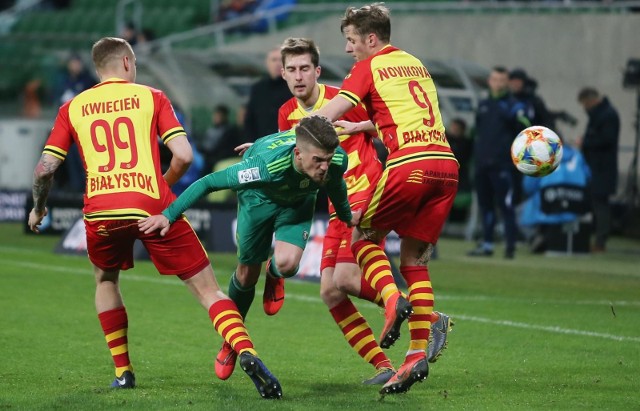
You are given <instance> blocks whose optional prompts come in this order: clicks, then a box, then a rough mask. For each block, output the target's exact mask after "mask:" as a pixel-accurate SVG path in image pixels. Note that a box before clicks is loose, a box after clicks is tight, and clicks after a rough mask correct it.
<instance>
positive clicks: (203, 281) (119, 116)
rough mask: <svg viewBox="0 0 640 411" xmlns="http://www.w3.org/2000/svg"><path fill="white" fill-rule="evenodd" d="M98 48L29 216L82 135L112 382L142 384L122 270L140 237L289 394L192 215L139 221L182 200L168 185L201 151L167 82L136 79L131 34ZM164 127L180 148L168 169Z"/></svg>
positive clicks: (59, 127) (268, 379)
mask: <svg viewBox="0 0 640 411" xmlns="http://www.w3.org/2000/svg"><path fill="white" fill-rule="evenodd" d="M92 57H93V63H94V65H95V69H96V72H97V74H98V77H99V78H100V83H99V84H98V85H96V86H95V87H93V88H91V89H88V90H86V91H84V92H82V93H80V94H79V95H78V96H76V97H75V98H73V99H72V100H70V101H69V102H67V103H65V104H64V105H62V107H60V110H59V112H58V116H57V118H56V120H55V123H54V126H53V129H52V130H51V134H50V136H49V138H48V140H47V142H46V145H45V148H44V151H43V153H42V157H41V158H40V161H39V162H38V164H37V165H36V168H35V171H34V183H33V200H34V207H33V210H31V212H30V214H29V223H28V224H29V227H30V228H31V230H32V231H34V232H38V226H39V225H40V223H41V222H42V219H43V218H44V216H45V215H46V214H47V209H46V206H45V205H46V201H47V197H48V194H49V191H50V189H51V185H52V183H53V174H54V172H55V170H56V169H57V168H58V167H59V166H60V164H62V162H63V161H64V160H65V157H66V155H67V152H68V150H69V147H70V146H71V144H73V143H75V144H77V145H78V148H79V151H80V154H81V157H82V160H83V163H84V166H85V171H86V174H87V185H86V187H87V188H86V192H85V195H84V209H83V213H84V221H85V228H86V236H87V251H88V255H89V260H91V262H92V263H93V266H94V272H95V278H96V294H95V304H96V310H97V312H98V318H99V320H100V324H101V326H102V329H103V331H104V334H105V338H106V341H107V345H108V347H109V350H110V351H111V355H112V357H113V362H114V364H115V374H116V379H115V380H114V382H113V383H112V387H114V388H134V387H135V376H134V373H133V366H132V365H131V362H130V360H129V348H128V338H127V331H128V316H127V310H126V309H125V306H124V302H123V299H122V295H121V293H120V288H119V274H120V270H127V269H129V268H132V267H133V243H134V241H135V240H136V239H139V240H141V241H142V243H143V244H144V246H145V248H146V249H147V251H148V252H149V255H150V257H151V261H152V262H153V263H154V265H155V266H156V268H157V269H158V271H159V272H160V274H163V275H176V276H178V277H179V278H180V279H181V280H182V281H183V282H184V283H185V285H186V286H187V288H189V290H190V291H191V292H192V293H193V294H194V296H195V297H196V298H197V299H198V300H199V302H200V303H201V304H202V306H203V307H204V308H205V309H206V310H207V311H208V313H209V317H210V318H211V321H212V323H213V326H214V328H215V329H216V331H218V333H220V335H222V337H223V338H224V339H225V341H227V342H228V343H229V344H231V346H233V348H234V350H236V352H238V354H239V355H240V361H241V364H242V367H243V369H244V370H245V371H246V372H247V374H248V375H249V377H250V378H251V379H252V381H253V382H254V384H255V385H256V388H257V389H258V391H259V393H260V394H261V395H262V396H263V397H264V398H280V397H281V395H282V390H281V388H280V383H279V382H278V380H277V379H276V378H275V377H274V376H273V375H272V374H271V373H270V372H269V370H268V369H267V368H266V367H265V366H264V364H263V363H262V361H261V360H260V359H259V358H258V357H257V353H256V351H255V350H254V347H253V343H252V341H251V338H250V337H249V335H248V333H247V330H246V328H245V326H244V322H243V320H242V317H241V315H240V314H239V313H238V309H237V307H236V305H235V303H234V302H233V301H231V300H230V299H229V298H228V297H227V296H226V295H224V294H223V293H222V291H220V287H219V286H218V284H217V281H216V278H215V276H214V273H213V269H212V268H211V264H210V263H209V258H208V256H207V254H206V252H205V250H204V248H203V247H202V244H201V243H200V241H199V240H198V237H197V236H196V234H195V232H194V231H193V229H192V228H191V226H190V225H189V222H188V221H187V220H186V219H185V218H184V217H183V218H181V219H180V220H179V221H176V223H175V224H174V226H173V228H172V230H171V231H170V232H169V233H168V234H167V235H166V236H164V237H163V236H161V235H160V234H159V233H150V234H143V233H141V232H140V230H139V229H138V220H140V219H142V218H144V217H148V216H150V215H153V214H158V213H160V212H161V211H162V210H163V209H165V208H166V207H167V206H168V205H169V204H171V202H172V201H173V200H174V199H175V195H174V194H173V193H172V192H171V190H170V188H169V187H170V186H171V185H172V184H173V183H175V182H176V181H178V179H179V178H180V177H181V176H182V175H183V174H184V173H185V171H186V170H187V169H188V168H189V164H190V163H191V159H192V151H191V146H190V145H189V142H188V141H187V135H186V133H185V131H184V129H183V128H182V126H181V125H180V123H179V122H178V120H177V119H176V116H175V113H174V111H173V108H172V106H171V103H170V101H169V99H168V98H167V97H166V96H165V95H164V93H163V92H161V91H160V90H156V89H153V88H150V87H147V86H142V85H138V84H135V83H134V82H135V78H136V62H135V55H134V53H133V50H132V49H131V46H130V45H129V43H127V42H126V41H125V40H122V39H119V38H113V37H105V38H102V39H100V40H98V41H97V42H96V43H95V44H94V45H93V49H92ZM158 136H160V137H161V139H162V141H163V143H164V144H166V145H167V147H168V148H169V150H171V153H172V155H173V157H172V159H171V165H170V167H169V169H168V171H167V172H166V173H165V174H164V175H163V174H162V171H161V169H160V152H159V145H158V139H157V138H158Z"/></svg>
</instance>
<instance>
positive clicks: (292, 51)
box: [280, 37, 320, 67]
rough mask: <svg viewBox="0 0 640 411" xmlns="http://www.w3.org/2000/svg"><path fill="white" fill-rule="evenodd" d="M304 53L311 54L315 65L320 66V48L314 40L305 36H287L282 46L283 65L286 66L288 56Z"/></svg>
mask: <svg viewBox="0 0 640 411" xmlns="http://www.w3.org/2000/svg"><path fill="white" fill-rule="evenodd" d="M303 54H308V55H310V56H311V63H313V66H314V67H318V66H319V65H320V50H319V49H318V46H316V43H315V42H314V41H313V40H311V39H306V38H303V37H289V38H287V39H286V40H285V41H284V42H283V43H282V46H281V47H280V55H282V66H283V67H284V64H285V61H284V60H285V58H286V57H287V56H301V55H303Z"/></svg>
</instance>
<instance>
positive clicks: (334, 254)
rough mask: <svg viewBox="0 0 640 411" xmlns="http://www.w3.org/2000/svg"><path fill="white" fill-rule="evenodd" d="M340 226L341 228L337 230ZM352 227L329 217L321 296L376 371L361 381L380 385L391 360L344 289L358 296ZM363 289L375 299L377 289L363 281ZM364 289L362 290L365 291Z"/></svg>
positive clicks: (389, 370)
mask: <svg viewBox="0 0 640 411" xmlns="http://www.w3.org/2000/svg"><path fill="white" fill-rule="evenodd" d="M340 228H342V230H340ZM350 235H351V230H350V229H348V228H347V227H346V226H345V225H344V224H343V223H341V222H339V221H337V220H332V221H331V222H330V223H329V229H328V230H327V233H326V235H325V238H324V243H323V249H322V262H321V263H320V271H321V273H322V277H321V279H320V296H321V297H322V301H323V302H324V303H325V304H326V305H327V307H328V308H329V312H330V313H331V316H332V317H333V319H334V320H335V322H336V324H337V325H338V327H339V328H340V331H342V334H343V335H344V337H345V339H346V340H347V343H349V345H350V346H351V347H352V348H353V349H354V350H355V351H356V352H357V353H358V355H359V356H360V357H362V358H363V359H364V360H365V361H367V362H368V363H369V364H371V365H372V366H373V367H374V368H375V369H376V374H375V375H374V376H373V377H371V378H369V379H367V380H365V381H363V384H365V385H378V384H379V385H382V384H384V383H386V382H387V381H388V380H389V378H391V376H392V375H393V374H394V372H395V370H394V369H393V366H392V365H391V361H390V360H389V358H387V356H386V355H385V354H384V352H382V349H380V346H379V345H378V343H377V342H376V339H375V337H374V336H373V331H371V328H370V327H369V324H368V323H367V321H366V320H365V318H364V317H363V316H362V315H361V314H360V312H359V311H358V309H357V308H356V306H355V305H354V304H353V303H352V302H351V300H350V299H349V296H348V295H347V293H349V294H351V295H355V296H359V295H360V294H361V293H360V289H361V287H360V282H361V278H362V276H361V275H360V267H358V265H357V264H356V262H355V259H354V258H353V254H352V253H351V250H350V247H349V245H350V242H351V239H350V238H345V236H350ZM362 289H363V290H366V291H369V298H367V299H375V298H376V294H377V293H376V292H375V290H373V289H372V288H371V286H369V284H367V283H366V282H365V283H364V286H363V287H362ZM366 291H365V292H366Z"/></svg>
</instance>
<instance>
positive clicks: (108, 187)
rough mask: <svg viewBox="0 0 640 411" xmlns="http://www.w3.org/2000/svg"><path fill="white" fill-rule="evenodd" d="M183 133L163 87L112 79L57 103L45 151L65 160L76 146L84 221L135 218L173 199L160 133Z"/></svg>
mask: <svg viewBox="0 0 640 411" xmlns="http://www.w3.org/2000/svg"><path fill="white" fill-rule="evenodd" d="M185 135H186V133H185V131H184V128H183V127H182V125H181V124H180V123H179V122H178V120H177V118H176V116H175V113H174V111H173V107H172V106H171V102H170V101H169V99H168V98H167V97H166V96H165V95H164V93H163V92H162V91H160V90H156V89H153V88H151V87H147V86H144V85H139V84H134V83H129V82H127V81H124V80H121V79H115V78H114V79H108V80H106V81H104V82H102V83H100V84H98V85H96V86H94V87H93V88H90V89H88V90H86V91H84V92H82V93H80V94H79V95H77V96H76V97H75V98H73V99H72V100H70V101H68V102H67V103H65V104H64V105H62V107H60V110H59V112H58V116H57V118H56V120H55V123H54V126H53V129H52V130H51V134H50V135H49V139H48V140H47V143H46V145H45V148H44V150H43V153H46V154H50V155H52V156H54V157H57V158H59V159H61V160H64V159H65V158H66V156H67V152H68V150H69V147H70V146H71V144H72V143H73V142H75V143H76V144H77V145H78V149H79V152H80V156H81V157H82V160H83V163H84V168H85V170H86V173H87V176H86V177H87V184H86V192H85V196H84V209H83V212H84V214H85V219H86V220H114V219H137V218H143V217H147V216H149V215H153V214H159V213H160V212H162V210H163V209H164V208H166V207H167V206H168V205H169V204H170V203H171V202H172V201H173V200H174V199H175V195H174V194H173V193H172V192H171V190H170V188H169V186H168V184H167V183H166V181H165V180H164V178H163V176H162V170H161V168H160V151H159V146H158V136H160V137H161V139H162V142H163V143H164V144H166V143H167V142H169V141H170V140H171V139H173V138H175V137H178V136H185Z"/></svg>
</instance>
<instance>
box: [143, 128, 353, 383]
mask: <svg viewBox="0 0 640 411" xmlns="http://www.w3.org/2000/svg"><path fill="white" fill-rule="evenodd" d="M339 143H340V141H339V139H338V135H337V134H336V131H335V130H334V128H333V126H332V124H331V122H329V120H328V119H326V118H325V117H321V116H317V115H312V116H309V117H305V118H303V119H301V120H300V123H299V124H298V126H296V127H295V128H294V129H292V130H289V131H284V132H280V133H276V134H272V135H269V136H266V137H262V138H260V139H258V140H256V142H255V143H253V144H252V145H250V146H249V145H248V144H246V145H243V146H240V147H239V148H246V147H248V149H247V150H246V152H245V153H244V155H243V158H242V161H241V162H239V163H238V164H235V165H232V166H230V167H228V168H226V169H224V170H221V171H217V172H215V173H212V174H209V175H207V176H205V177H203V178H201V179H200V180H198V181H196V182H195V183H193V184H192V185H191V186H189V188H187V189H186V190H185V192H184V193H182V194H181V195H180V197H178V198H177V199H176V200H175V201H174V202H173V203H172V204H171V205H170V206H169V207H168V208H167V209H165V210H164V211H163V212H162V214H160V215H155V216H151V217H148V218H146V219H143V220H140V224H139V225H140V230H141V231H144V232H152V231H154V230H157V229H160V230H161V231H160V234H161V235H164V234H166V233H167V232H168V230H169V227H170V224H171V223H173V222H174V221H176V219H178V218H179V217H180V216H181V215H182V213H183V212H184V211H185V210H186V209H188V208H189V207H190V206H191V205H192V204H193V203H194V202H195V201H196V200H198V199H199V198H200V197H202V196H204V195H206V194H207V193H210V192H212V191H218V190H225V189H231V190H234V191H237V193H238V224H237V229H236V238H237V243H238V266H237V268H236V271H235V272H234V273H233V275H232V277H231V282H230V284H229V297H230V298H231V299H232V300H233V301H234V302H235V303H236V305H237V306H238V311H239V312H240V314H241V315H242V317H243V318H245V317H246V315H247V312H248V311H249V307H250V306H251V303H252V302H253V299H254V296H255V285H256V283H257V282H258V278H259V276H260V271H261V267H262V263H263V262H265V261H267V259H268V258H269V254H270V252H271V243H272V239H273V234H274V233H275V240H276V241H275V246H274V252H273V256H272V257H271V259H269V262H268V263H267V285H266V287H265V293H274V290H273V287H282V284H281V283H280V284H278V283H279V282H278V281H277V280H278V279H280V280H282V279H283V278H288V277H292V276H294V275H295V274H296V273H297V271H298V265H299V263H300V259H301V258H302V252H303V251H304V248H305V245H306V243H307V239H308V237H309V231H310V229H311V223H312V219H313V214H314V209H315V202H316V194H317V192H318V189H319V188H320V187H324V188H325V189H326V191H327V194H328V196H329V198H330V199H331V201H332V203H333V204H334V206H335V208H336V213H337V216H338V218H339V219H340V220H342V221H344V222H346V223H347V225H349V226H353V225H355V224H357V223H358V222H359V220H360V212H354V213H351V208H350V206H349V201H348V198H347V187H346V183H345V181H344V179H343V174H344V172H345V171H346V169H347V155H346V154H345V152H344V150H343V149H342V148H341V147H339ZM274 280H275V281H274ZM270 283H271V285H269V284H270ZM269 287H271V288H272V289H271V290H269V289H268V288H269ZM278 295H280V297H279V300H278V299H276V300H278V301H274V303H275V304H278V303H279V304H282V298H284V289H281V290H280V292H279V293H278ZM275 311H277V310H275ZM236 357H237V355H236V353H235V352H234V351H233V349H232V348H231V346H230V345H229V344H227V343H224V344H223V346H222V349H221V350H220V352H219V353H218V356H217V357H216V364H215V369H216V375H217V376H218V377H219V378H220V379H223V380H225V379H227V378H229V377H230V376H231V374H232V373H233V369H234V367H235V363H236Z"/></svg>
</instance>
